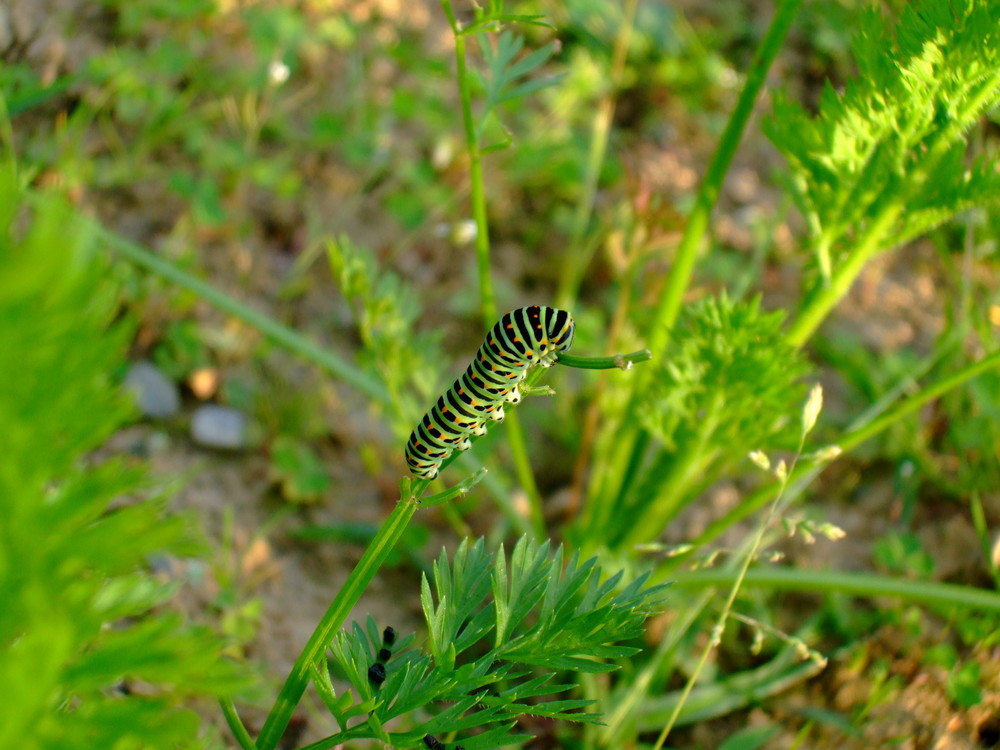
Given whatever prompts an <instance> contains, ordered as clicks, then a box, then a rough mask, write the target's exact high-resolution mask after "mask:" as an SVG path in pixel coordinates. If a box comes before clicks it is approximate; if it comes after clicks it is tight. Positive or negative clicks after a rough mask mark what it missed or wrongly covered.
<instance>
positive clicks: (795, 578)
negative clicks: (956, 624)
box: [674, 566, 1000, 612]
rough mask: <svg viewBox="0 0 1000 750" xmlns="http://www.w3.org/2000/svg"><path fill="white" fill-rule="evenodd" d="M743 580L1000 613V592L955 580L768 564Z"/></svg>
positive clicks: (696, 578)
mask: <svg viewBox="0 0 1000 750" xmlns="http://www.w3.org/2000/svg"><path fill="white" fill-rule="evenodd" d="M736 577H737V573H736V571H732V570H725V569H715V568H705V569H703V570H694V571H690V572H685V573H679V574H677V576H676V577H675V578H674V583H675V585H677V586H681V587H683V588H693V589H701V588H703V587H705V586H726V585H730V584H732V583H733V582H734V581H735V580H736ZM743 581H744V583H747V584H751V585H754V586H757V587H763V588H771V589H781V590H791V591H803V592H806V593H810V594H826V593H830V594H833V593H839V594H850V595H852V596H866V597H872V596H894V597H899V598H900V599H904V600H906V601H911V602H919V603H921V604H929V605H931V606H935V607H952V606H958V607H964V608H966V609H970V610H979V611H990V612H1000V593H998V592H996V591H988V590H986V589H977V588H973V587H971V586H960V585H958V584H954V583H936V582H933V581H911V580H907V579H904V578H887V577H885V576H880V575H877V574H875V573H856V572H846V571H836V570H802V569H793V568H779V567H768V566H765V567H759V568H754V569H752V570H750V571H749V572H747V574H746V575H745V576H744V578H743Z"/></svg>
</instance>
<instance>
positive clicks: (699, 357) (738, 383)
mask: <svg viewBox="0 0 1000 750" xmlns="http://www.w3.org/2000/svg"><path fill="white" fill-rule="evenodd" d="M783 317H784V313H783V312H781V311H776V312H764V311H762V310H761V307H760V299H759V298H757V299H755V300H752V301H750V302H745V303H744V302H732V301H731V300H730V299H729V298H728V296H727V295H726V294H725V293H723V294H722V295H720V296H719V297H708V298H705V299H703V300H700V301H699V302H697V303H695V304H693V305H691V306H690V307H689V308H688V309H687V310H685V312H684V313H683V314H682V316H681V318H680V320H679V322H678V326H677V328H676V330H675V332H674V333H673V334H672V337H671V338H672V341H671V342H670V345H669V348H668V354H667V356H665V357H663V358H661V359H660V360H658V368H659V369H658V370H657V371H656V373H655V375H654V377H653V378H652V385H651V387H650V389H649V391H648V392H647V394H646V404H645V406H644V408H643V409H642V413H643V415H644V417H643V419H644V423H645V425H646V427H647V428H648V429H649V430H650V431H651V432H652V434H653V435H655V436H656V437H657V438H659V439H660V440H661V441H662V442H663V444H664V446H665V449H666V450H667V451H668V452H672V453H682V452H683V451H684V449H685V447H686V443H688V442H690V441H692V440H695V441H697V442H698V445H699V453H701V454H702V455H705V454H719V453H722V452H724V453H725V454H728V455H731V456H733V457H738V458H742V457H743V456H744V455H746V453H747V452H748V451H749V450H751V449H753V448H757V447H760V446H761V445H766V444H767V443H768V441H769V440H770V439H772V438H773V437H774V436H775V435H777V434H778V433H780V432H781V430H782V429H783V428H784V427H785V426H786V425H788V424H789V423H790V422H791V421H792V420H794V419H795V416H796V415H797V414H798V411H799V409H800V404H801V402H802V398H803V394H804V386H803V385H802V384H801V383H800V382H799V381H800V380H801V378H802V377H803V376H804V375H805V374H806V373H807V372H808V366H807V364H806V362H805V361H804V360H803V359H802V357H801V355H800V354H798V353H797V352H796V351H795V350H794V349H793V348H792V347H791V346H789V345H788V344H786V343H785V342H784V340H783V334H782V320H783Z"/></svg>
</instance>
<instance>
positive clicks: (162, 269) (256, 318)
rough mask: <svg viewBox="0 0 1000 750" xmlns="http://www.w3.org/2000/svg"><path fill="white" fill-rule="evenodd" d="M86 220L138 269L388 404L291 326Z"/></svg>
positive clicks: (372, 384) (382, 393) (369, 382)
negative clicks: (223, 313)
mask: <svg viewBox="0 0 1000 750" xmlns="http://www.w3.org/2000/svg"><path fill="white" fill-rule="evenodd" d="M88 223H89V224H91V229H92V231H94V232H96V233H97V235H98V236H99V238H100V240H101V241H102V242H104V243H105V244H107V245H108V247H110V248H111V249H112V250H114V251H115V252H116V253H118V255H120V256H121V257H123V258H125V259H127V260H129V261H130V262H132V263H134V264H135V265H137V266H140V267H141V268H145V269H146V270H147V271H151V272H152V273H155V274H156V275H157V276H160V277H162V278H164V279H167V280H168V281H170V282H172V283H174V284H176V285H177V286H179V287H181V288H182V289H187V290H188V291H190V292H192V293H194V294H196V295H197V296H198V297H200V298H201V299H204V300H205V301H206V302H208V303H209V304H211V305H212V306H213V307H216V308H218V309H219V310H222V311H223V312H225V313H228V314H229V315H232V316H233V317H235V318H239V319H240V320H242V321H244V322H246V323H248V324H249V325H251V326H253V327H254V328H256V329H257V330H258V331H260V332H261V333H263V334H264V335H265V336H266V337H267V338H269V339H270V340H272V341H274V342H275V343H277V344H279V345H281V346H283V347H284V348H286V349H288V350H289V351H292V352H295V353H296V354H299V355H301V356H303V357H305V358H306V359H308V360H310V361H312V362H315V363H316V364H318V365H320V366H322V367H324V368H326V369H327V370H328V371H329V372H330V373H331V374H333V375H334V376H335V377H337V378H338V379H340V380H343V381H344V382H345V383H347V384H348V385H350V386H353V387H354V388H357V389H358V390H359V391H361V392H362V393H364V394H365V395H367V396H370V397H372V398H373V399H375V400H376V401H378V402H379V403H380V404H382V405H384V406H390V407H391V406H392V397H391V396H390V394H389V391H388V390H386V388H385V387H384V386H383V385H382V384H381V383H380V382H379V381H377V380H376V379H374V378H372V377H370V376H369V375H367V374H365V373H364V372H362V371H361V370H360V369H358V368H357V367H355V366H354V365H352V364H351V363H350V362H347V361H346V360H343V359H341V358H340V357H338V356H337V355H336V354H333V353H332V352H330V351H328V350H326V349H324V348H322V347H321V346H320V345H319V344H316V343H314V342H312V341H310V340H309V339H308V338H306V337H305V336H303V335H302V334H299V333H296V332H295V331H293V330H292V329H291V328H288V327H287V326H284V325H282V324H281V323H279V322H277V321H276V320H274V319H273V318H271V317H269V316H268V315H266V314H265V313H262V312H259V311H258V310H254V309H253V308H252V307H250V306H249V305H246V304H244V303H242V302H240V301H239V300H237V299H235V298H234V297H230V296H229V295H228V294H226V293H224V292H222V291H220V290H219V289H216V288H215V287H214V286H212V285H211V284H209V283H207V282H204V281H202V280H201V279H199V278H197V277H195V276H193V275H191V274H189V273H187V272H186V271H184V270H182V269H180V268H178V267H177V266H175V265H174V264H173V263H171V262H170V261H168V260H165V259H163V258H161V257H160V256H158V255H156V254H155V253H152V252H150V251H149V250H147V249H146V248H144V247H141V246H140V245H137V244H135V243H134V242H131V241H129V240H127V239H125V238H124V237H121V236H120V235H117V234H115V233H114V232H112V231H110V230H108V229H105V228H104V227H102V226H100V225H99V224H98V223H97V222H95V221H91V220H88Z"/></svg>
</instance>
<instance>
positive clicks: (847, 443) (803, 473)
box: [670, 351, 1000, 567]
mask: <svg viewBox="0 0 1000 750" xmlns="http://www.w3.org/2000/svg"><path fill="white" fill-rule="evenodd" d="M995 367H1000V351H996V352H993V353H992V354H989V355H987V356H985V357H983V358H982V359H981V360H979V361H978V362H973V363H972V364H970V365H967V366H966V367H963V368H962V369H961V370H959V371H958V372H956V373H953V374H951V375H949V376H947V377H945V378H942V379H941V380H940V381H938V382H937V383H935V384H933V385H931V386H928V387H927V388H925V389H924V390H923V391H921V392H920V393H918V394H916V395H914V396H911V397H910V398H908V399H907V400H906V401H903V402H901V403H900V404H898V405H897V406H896V407H895V408H894V409H892V410H891V411H888V412H886V413H885V414H884V415H883V416H881V417H879V418H877V419H873V420H872V421H871V422H869V423H868V424H866V425H864V426H862V427H859V428H858V429H856V430H854V431H852V432H850V433H848V434H847V435H845V436H844V438H843V439H842V440H840V441H839V442H838V443H837V445H838V446H839V447H840V448H841V449H842V450H843V451H845V452H847V451H850V450H852V449H853V448H856V447H857V446H858V445H860V444H861V443H863V442H865V441H866V440H870V439H871V438H873V437H875V436H876V435H877V434H879V433H880V432H882V431H884V430H886V429H888V428H889V427H892V426H893V425H894V424H896V423H898V422H899V421H901V420H902V419H904V418H905V417H907V416H909V415H910V414H913V413H914V412H916V411H918V410H919V409H921V408H923V407H924V406H925V405H926V404H928V403H930V402H931V401H933V400H934V399H937V398H940V397H941V396H943V395H944V394H945V393H947V392H948V391H950V390H952V389H954V388H957V387H958V386H960V385H961V384H962V383H964V382H966V381H967V380H970V379H972V378H974V377H976V376H977V375H980V374H982V373H984V372H987V371H988V370H991V369H993V368H995ZM824 466H826V462H822V461H817V460H815V459H811V460H803V461H802V462H800V463H799V464H798V465H797V466H796V467H795V469H794V470H793V471H792V472H791V474H790V476H789V479H788V485H789V487H794V486H795V485H797V484H799V483H801V482H804V481H808V480H809V479H811V478H812V476H814V475H815V474H816V473H817V472H819V471H820V470H822V468H823V467H824ZM779 488H780V484H779V483H778V482H772V483H771V484H769V485H767V486H765V487H762V488H761V489H759V490H757V491H756V492H754V493H753V494H752V495H750V496H749V497H748V498H747V499H746V500H744V501H743V502H741V503H740V504H739V505H738V506H737V507H736V508H734V509H733V510H732V511H730V512H729V513H728V514H726V515H725V516H724V517H723V518H720V519H718V520H717V521H713V522H712V523H711V524H709V526H708V528H706V529H705V530H704V531H703V532H702V533H701V534H699V535H698V537H697V538H696V539H694V540H693V541H692V542H691V545H692V549H697V548H700V547H702V546H704V545H705V544H708V543H709V542H711V541H713V540H714V539H716V538H718V537H719V536H720V535H721V534H722V533H723V532H725V531H726V529H728V528H730V527H731V526H732V525H733V524H735V523H739V522H740V521H742V520H743V519H744V518H747V517H748V516H751V515H753V514H754V513H756V512H757V511H758V510H760V508H762V507H763V506H764V505H766V504H767V503H768V502H769V501H770V500H771V499H772V498H773V497H774V495H775V493H776V492H777V491H778V489H779ZM689 554H690V553H689ZM687 556H688V555H678V556H677V557H676V558H672V559H671V560H670V566H671V567H674V566H676V565H678V564H679V563H680V562H681V561H682V560H683V559H684V558H686V557H687Z"/></svg>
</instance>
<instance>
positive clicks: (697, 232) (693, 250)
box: [649, 0, 802, 351]
mask: <svg viewBox="0 0 1000 750" xmlns="http://www.w3.org/2000/svg"><path fill="white" fill-rule="evenodd" d="M801 4H802V0H784V2H782V3H781V5H779V6H778V9H777V11H776V12H775V15H774V18H773V19H772V20H771V26H770V27H769V28H768V30H767V34H766V35H765V36H764V39H763V40H762V41H761V44H760V47H759V48H758V49H757V52H756V53H755V54H754V58H753V61H752V62H751V63H750V70H749V72H748V73H747V78H746V83H744V85H743V90H742V91H741V92H740V96H739V99H738V100H737V102H736V107H735V109H734V110H733V113H732V115H730V117H729V122H727V123H726V128H725V130H724V131H723V133H722V138H721V139H720V141H719V145H718V147H717V148H716V150H715V153H714V154H713V155H712V161H711V162H710V163H709V166H708V172H707V173H706V174H705V178H704V179H703V180H702V182H701V185H700V186H699V188H698V195H697V196H696V198H695V204H694V208H693V209H692V210H691V215H690V216H689V217H688V222H687V226H685V228H684V235H683V236H682V237H681V243H680V247H679V248H678V250H677V257H676V258H675V259H674V266H673V268H672V269H671V270H670V276H669V278H668V279H667V288H666V291H665V292H664V295H663V297H661V298H660V304H659V307H658V308H657V310H656V315H655V316H654V323H653V326H652V329H651V331H650V336H649V348H650V349H652V350H653V351H663V346H664V344H665V343H666V340H667V336H668V335H669V333H670V330H671V329H672V328H673V326H674V323H676V322H677V316H678V314H679V313H680V310H681V304H682V303H683V301H684V292H685V291H686V290H687V288H688V286H689V285H690V283H691V275H692V274H693V272H694V266H695V262H696V261H697V259H698V254H699V252H700V251H701V250H702V248H703V247H704V245H705V238H706V235H707V234H708V224H709V220H710V219H711V216H712V211H713V210H714V208H715V204H716V202H717V201H718V198H719V192H720V191H721V190H722V182H723V180H724V179H725V177H726V173H727V172H728V171H729V165H730V164H732V161H733V156H734V155H735V153H736V148H737V146H739V144H740V140H741V139H742V137H743V131H744V130H745V129H746V125H747V122H748V121H749V119H750V115H751V114H752V113H753V106H754V102H755V101H756V99H757V95H758V94H759V93H760V90H761V89H762V88H763V86H764V82H765V80H766V79H767V71H768V70H769V69H770V67H771V64H772V63H773V62H774V58H775V57H776V56H777V54H778V50H780V49H781V45H782V43H783V42H784V40H785V36H786V35H787V34H788V29H789V27H790V26H791V24H792V20H793V19H794V18H795V15H796V13H798V11H799V6H800V5H801Z"/></svg>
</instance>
